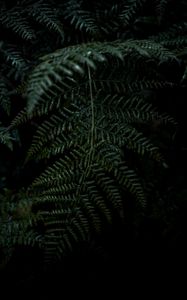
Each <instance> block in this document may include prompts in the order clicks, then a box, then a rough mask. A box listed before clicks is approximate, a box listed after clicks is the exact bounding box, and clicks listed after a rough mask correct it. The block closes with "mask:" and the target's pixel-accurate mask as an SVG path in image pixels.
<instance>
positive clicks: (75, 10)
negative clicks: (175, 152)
mask: <svg viewBox="0 0 187 300" xmlns="http://www.w3.org/2000/svg"><path fill="white" fill-rule="evenodd" d="M180 4H181V5H182V8H183V11H181V10H180ZM186 8H187V7H186V4H185V2H184V1H178V2H177V4H174V3H173V4H172V3H170V1H154V0H152V1H145V0H142V1H137V0H129V1H109V2H107V3H106V1H91V4H90V5H88V3H87V2H86V1H84V0H82V1H76V0H67V1H63V2H62V3H61V2H60V1H48V2H45V1H19V2H18V3H17V5H15V6H12V7H9V6H8V5H7V4H6V3H4V5H3V8H2V10H1V13H0V22H1V26H2V28H3V34H4V35H3V40H2V42H1V44H0V53H1V57H0V62H1V66H2V71H1V72H2V76H1V79H0V115H1V118H2V120H1V124H2V125H0V142H1V143H2V144H5V145H7V146H8V147H9V148H10V149H11V150H12V157H13V161H14V162H16V163H15V165H16V167H15V168H16V170H18V171H17V172H18V174H17V173H16V171H15V173H13V174H14V175H13V176H12V178H11V180H10V178H9V177H8V176H7V175H6V176H5V175H4V173H3V172H4V171H2V177H3V176H4V177H3V178H5V179H4V183H3V185H4V188H3V190H2V193H1V200H0V201H1V202H0V209H1V215H0V224H1V232H0V243H1V247H2V249H3V253H4V254H5V255H6V252H7V253H8V257H11V255H12V253H13V252H14V248H16V246H17V245H29V246H31V247H33V246H36V245H37V246H38V247H39V248H41V249H42V250H43V252H44V259H45V263H53V262H56V261H58V260H59V259H61V257H62V256H63V255H65V254H68V252H69V251H73V249H74V246H75V245H76V244H77V243H79V242H80V241H89V240H90V238H92V237H94V236H95V235H98V234H99V233H100V232H102V230H103V228H105V226H107V225H106V224H108V223H113V222H114V220H115V219H116V218H117V219H121V222H125V209H124V207H125V205H126V199H128V200H129V199H130V201H132V203H133V205H134V207H135V210H136V211H138V213H139V212H141V213H143V212H145V211H146V207H147V206H149V202H150V199H152V196H151V195H152V194H153V193H155V191H157V193H156V195H157V197H158V198H159V199H160V198H161V195H160V194H159V191H158V190H157V189H158V182H159V180H160V179H159V178H158V181H157V182H156V183H155V182H154V184H153V185H149V184H148V181H149V177H151V175H150V174H154V172H155V170H156V172H158V170H159V171H160V172H163V173H165V172H167V168H168V158H167V151H165V150H166V149H168V148H167V147H169V146H168V144H170V143H171V142H173V137H174V135H175V132H176V128H177V122H176V121H175V119H174V118H173V116H170V115H169V114H168V113H167V112H166V111H162V110H161V109H160V108H158V107H156V105H155V103H156V101H157V100H158V95H159V93H160V94H162V93H164V91H165V90H169V91H170V93H172V90H174V89H175V88H176V87H178V86H179V85H180V82H181V83H184V79H185V76H186V75H185V74H186V73H185V71H184V70H183V69H182V68H181V65H180V64H182V63H184V64H186V62H185V60H182V59H183V56H182V53H184V52H185V49H186V48H185V47H186V23H185V22H184V21H185V13H186V10H185V9H186ZM175 11H176V12H177V14H176V16H175V17H174V14H175ZM183 13H184V16H183ZM166 16H167V18H166ZM165 18H166V21H165ZM9 30H10V31H11V32H13V33H14V34H15V36H13V37H12V40H11V38H10V37H9V36H8V37H7V36H6V34H7V32H9ZM157 30H158V32H157ZM179 33H180V36H179ZM17 36H18V37H19V39H20V40H19V43H18V42H17ZM184 57H185V55H184ZM163 66H165V67H164V68H163ZM176 66H177V67H176ZM175 68H178V69H177V70H179V72H176V73H177V74H176V75H177V76H178V77H175V74H174V75H173V76H171V74H168V73H167V70H168V69H170V70H171V73H172V74H173V73H175ZM169 73H170V72H169ZM22 87H23V88H22ZM17 103H18V104H17ZM161 131H163V132H164V133H165V139H164V141H163V140H162V134H161ZM18 148H19V151H18V150H17V149H18ZM3 149H4V146H3ZM4 151H5V150H2V153H3V154H4ZM18 152H20V154H19V155H18ZM9 168H11V166H10V165H9ZM5 173H6V172H5ZM24 176H25V178H24ZM19 178H20V179H19ZM12 180H15V182H18V184H17V185H16V184H15V186H16V187H15V186H14V184H12V182H10V181H12ZM16 180H17V181H16ZM5 260H6V259H5Z"/></svg>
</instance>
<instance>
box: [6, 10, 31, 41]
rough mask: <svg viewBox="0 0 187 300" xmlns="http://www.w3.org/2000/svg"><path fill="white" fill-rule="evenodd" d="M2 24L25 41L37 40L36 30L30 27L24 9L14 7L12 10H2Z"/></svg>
mask: <svg viewBox="0 0 187 300" xmlns="http://www.w3.org/2000/svg"><path fill="white" fill-rule="evenodd" d="M0 22H1V24H2V25H3V26H5V27H6V28H8V29H11V30H12V31H13V32H14V33H16V34H17V35H19V36H20V37H21V38H22V39H24V40H33V39H35V38H36V36H35V32H34V30H33V29H32V28H31V27H30V26H29V23H28V21H27V19H26V18H25V16H24V13H23V8H22V7H16V8H15V7H13V8H12V9H10V10H8V11H7V10H2V11H1V14H0Z"/></svg>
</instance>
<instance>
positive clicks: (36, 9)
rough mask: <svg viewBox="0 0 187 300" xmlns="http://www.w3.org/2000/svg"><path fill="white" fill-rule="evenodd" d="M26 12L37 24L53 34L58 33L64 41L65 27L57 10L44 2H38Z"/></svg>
mask: <svg viewBox="0 0 187 300" xmlns="http://www.w3.org/2000/svg"><path fill="white" fill-rule="evenodd" d="M26 12H27V14H28V15H29V16H30V17H32V18H33V19H34V20H35V21H36V22H37V23H39V24H42V25H44V26H45V27H47V28H48V29H49V30H51V31H52V32H57V33H58V34H60V36H61V37H62V38H63V39H64V30H63V26H62V23H61V22H60V20H59V18H58V14H57V10H56V9H55V8H53V7H52V6H50V5H49V4H47V3H45V2H43V1H38V2H36V3H34V5H31V6H28V7H27V9H26Z"/></svg>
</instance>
